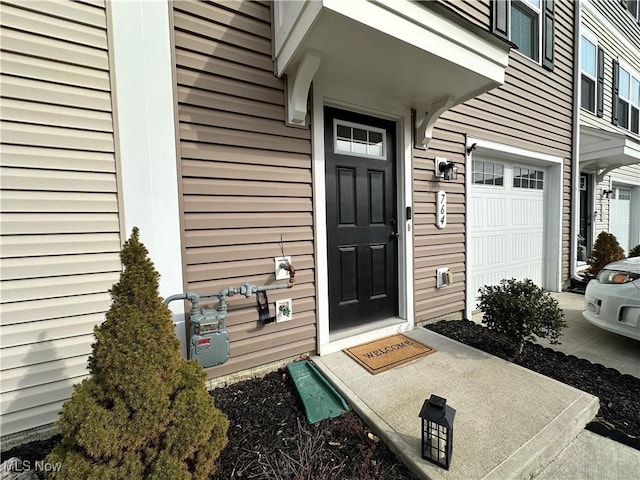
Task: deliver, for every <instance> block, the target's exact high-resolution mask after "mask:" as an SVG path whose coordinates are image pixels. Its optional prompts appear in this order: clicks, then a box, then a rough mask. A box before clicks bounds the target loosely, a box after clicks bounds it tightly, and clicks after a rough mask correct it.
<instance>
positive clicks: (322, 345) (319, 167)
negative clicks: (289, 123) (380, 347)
mask: <svg viewBox="0 0 640 480" xmlns="http://www.w3.org/2000/svg"><path fill="white" fill-rule="evenodd" d="M312 89H313V90H312V91H313V96H312V108H311V115H312V122H311V124H312V131H311V138H312V164H313V168H312V175H313V209H314V227H313V229H314V238H315V253H316V255H315V257H316V318H317V322H318V323H317V336H316V347H317V351H318V354H319V355H326V354H329V353H333V352H337V351H340V350H342V349H343V348H348V347H352V346H354V345H358V344H360V343H364V342H368V341H372V340H375V339H377V338H381V337H384V336H387V335H392V334H394V333H402V332H406V331H408V330H411V329H412V328H413V326H414V315H413V313H414V301H413V222H412V220H407V219H406V213H405V212H406V207H409V206H410V207H413V188H412V183H413V182H412V179H413V175H412V171H411V129H410V126H411V111H410V110H409V109H408V108H402V107H399V106H384V111H381V109H380V106H378V108H375V107H374V106H372V105H370V104H369V101H368V99H364V98H362V96H361V95H360V94H359V93H358V92H353V91H351V92H349V91H346V90H345V89H344V88H341V87H340V86H339V85H329V84H322V83H321V82H314V83H313V85H312ZM325 106H330V107H336V108H341V109H344V110H348V111H353V112H355V113H361V114H364V115H370V116H375V117H380V118H383V119H386V120H392V121H394V122H396V132H395V133H396V183H397V190H396V191H397V194H396V195H397V198H396V208H397V217H396V218H398V224H399V231H400V232H401V235H400V238H399V239H398V317H397V318H394V319H390V320H386V321H380V322H377V323H376V324H374V325H373V326H365V327H359V328H355V329H353V330H348V331H347V333H346V335H344V334H342V335H339V336H337V335H335V334H334V335H333V336H332V335H330V332H329V286H328V285H329V278H328V277H329V276H328V256H327V228H326V224H327V203H326V193H325V186H326V185H325V149H324V135H325V132H324V107H325ZM401 219H402V220H401ZM332 337H333V338H332Z"/></svg>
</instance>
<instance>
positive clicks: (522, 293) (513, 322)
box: [478, 278, 567, 354]
mask: <svg viewBox="0 0 640 480" xmlns="http://www.w3.org/2000/svg"><path fill="white" fill-rule="evenodd" d="M478 308H479V309H480V310H481V311H482V313H483V314H484V318H483V320H482V323H486V324H487V327H488V328H489V329H490V330H495V331H497V332H500V333H503V334H504V335H505V336H506V337H507V338H509V339H510V340H511V341H512V342H514V345H515V347H516V348H517V354H520V353H522V348H523V347H524V342H525V340H530V341H535V340H536V337H538V338H549V339H551V343H552V344H556V343H559V342H558V338H559V337H560V335H562V329H563V328H564V327H566V326H567V323H566V322H565V321H564V312H563V311H562V309H561V308H560V307H559V306H558V302H557V301H556V299H554V298H552V297H551V295H549V293H548V292H546V291H545V290H543V289H541V288H540V287H538V286H537V285H536V284H534V283H533V282H532V281H531V280H529V279H525V280H522V281H518V280H516V279H514V278H512V279H510V280H501V281H500V285H491V286H488V285H485V286H484V287H482V288H481V289H480V303H479V305H478Z"/></svg>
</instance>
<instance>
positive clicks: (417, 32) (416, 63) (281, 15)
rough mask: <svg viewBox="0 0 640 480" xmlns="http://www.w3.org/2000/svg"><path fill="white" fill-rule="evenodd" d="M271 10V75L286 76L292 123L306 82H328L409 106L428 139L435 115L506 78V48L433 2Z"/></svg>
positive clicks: (391, 0) (389, 0) (323, 3)
mask: <svg viewBox="0 0 640 480" xmlns="http://www.w3.org/2000/svg"><path fill="white" fill-rule="evenodd" d="M432 3H433V5H431V4H432ZM274 8H275V10H274V29H275V38H274V40H275V42H274V54H275V62H276V73H277V75H278V76H283V75H285V76H286V77H287V117H288V122H289V123H290V124H293V125H300V126H303V125H305V124H306V113H307V95H308V89H309V85H310V83H311V82H312V81H330V82H333V83H334V84H339V85H344V87H345V89H349V90H356V91H358V92H359V94H360V96H361V97H364V98H365V101H366V102H367V103H368V104H370V105H372V106H375V107H379V108H384V107H385V105H395V106H398V105H401V106H405V107H410V108H413V109H415V110H416V112H417V118H416V122H417V123H418V130H419V131H420V132H421V136H422V137H424V138H422V140H425V139H426V140H427V141H428V138H429V137H430V130H431V128H432V127H433V123H435V120H437V118H438V117H439V116H440V114H442V113H443V112H444V111H446V110H448V109H450V108H452V107H454V106H455V105H458V104H460V103H462V102H465V101H466V100H469V99H471V98H474V97H476V96H478V95H480V94H482V93H484V92H487V91H489V90H491V89H493V88H496V87H498V86H500V85H502V84H503V83H504V79H505V69H506V67H507V64H508V58H509V49H510V48H511V45H510V44H509V43H507V42H505V41H503V40H501V39H500V38H498V37H496V36H494V35H493V34H491V33H490V32H489V31H487V30H483V29H481V28H479V27H478V26H476V25H474V24H471V23H470V22H468V21H466V20H465V19H463V18H462V17H460V16H458V15H456V14H454V13H452V12H451V11H449V10H448V9H446V8H443V7H442V6H441V5H438V4H437V2H410V1H404V0H373V1H367V0H349V1H344V0H310V1H306V2H298V1H276V2H275V4H274ZM417 140H418V142H417V143H420V139H417Z"/></svg>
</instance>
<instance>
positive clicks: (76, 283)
mask: <svg viewBox="0 0 640 480" xmlns="http://www.w3.org/2000/svg"><path fill="white" fill-rule="evenodd" d="M117 281H118V272H107V273H87V274H84V275H70V276H62V277H57V278H56V280H55V283H54V284H52V282H51V279H50V278H25V279H21V280H15V281H13V282H10V283H9V284H8V285H7V286H6V287H4V288H3V289H2V300H3V301H4V302H7V303H9V302H24V301H28V300H37V299H39V298H42V296H43V292H46V293H45V295H46V296H47V298H60V297H70V296H72V295H86V294H90V293H95V292H106V291H108V290H110V289H111V287H112V286H113V284H114V283H116V282H117ZM5 332H6V331H5ZM5 332H3V340H5V338H4V333H5Z"/></svg>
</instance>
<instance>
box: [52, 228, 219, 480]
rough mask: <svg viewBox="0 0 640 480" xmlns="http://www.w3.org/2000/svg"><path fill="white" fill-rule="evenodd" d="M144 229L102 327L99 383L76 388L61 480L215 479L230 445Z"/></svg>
mask: <svg viewBox="0 0 640 480" xmlns="http://www.w3.org/2000/svg"><path fill="white" fill-rule="evenodd" d="M147 255H148V252H147V249H146V248H145V246H144V245H143V244H142V243H141V242H140V240H139V232H138V229H137V228H134V229H133V233H132V235H131V238H130V239H129V240H128V241H127V242H126V243H125V244H124V246H123V248H122V251H121V253H120V258H121V260H122V264H123V267H124V270H123V272H122V273H121V275H120V280H119V282H118V283H117V284H115V285H114V286H113V288H112V289H111V297H112V300H113V301H112V305H111V308H110V309H109V311H108V312H107V314H106V320H105V321H104V323H102V324H101V325H97V326H96V327H95V329H94V333H95V338H96V341H95V343H94V344H93V346H92V353H91V355H90V357H89V373H90V377H89V378H87V379H85V380H83V381H82V382H81V383H80V384H79V385H76V386H75V388H74V392H73V395H72V397H71V399H69V400H68V401H67V402H66V403H65V404H64V406H63V409H62V413H61V416H60V417H59V419H58V422H57V425H58V428H59V430H60V433H61V435H62V442H61V444H60V445H59V446H58V447H56V448H55V449H54V450H53V451H52V452H51V453H50V454H49V456H48V457H47V458H46V461H47V462H53V463H55V462H60V464H61V467H62V469H61V471H59V472H57V473H51V474H50V475H49V478H51V479H53V480H76V479H78V480H79V479H92V480H120V479H122V480H124V479H127V480H130V479H150V480H163V479H165V480H187V479H189V480H192V479H193V480H195V479H205V478H209V476H210V474H211V473H212V472H213V471H214V470H215V461H216V459H217V458H218V456H219V455H220V452H221V451H222V449H223V448H224V446H225V445H226V442H227V429H228V425H229V423H228V420H227V418H226V417H225V416H224V414H223V413H222V412H221V411H220V410H219V409H217V408H216V407H215V406H214V404H213V399H212V398H211V396H210V395H209V393H208V391H207V389H206V386H205V380H206V375H205V372H204V370H203V369H202V367H201V366H200V365H199V364H198V363H197V362H196V361H186V360H184V359H183V358H182V355H181V350H180V341H179V340H178V338H177V337H176V335H175V331H174V325H173V321H172V315H171V312H170V311H169V309H168V308H167V307H166V306H165V305H164V304H163V300H162V298H161V297H160V296H159V294H158V279H159V274H158V273H157V271H156V270H155V268H154V266H153V263H152V262H151V260H150V259H149V258H148V256H147Z"/></svg>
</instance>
